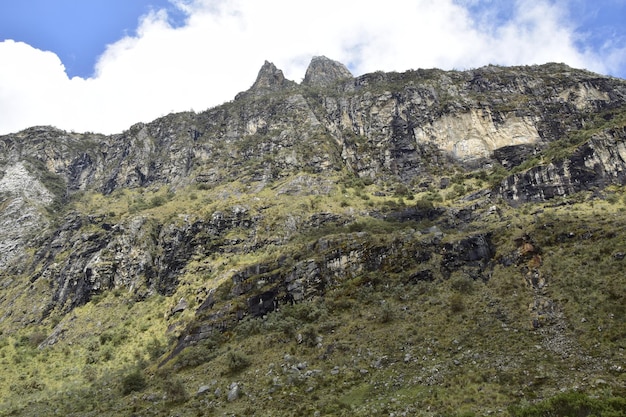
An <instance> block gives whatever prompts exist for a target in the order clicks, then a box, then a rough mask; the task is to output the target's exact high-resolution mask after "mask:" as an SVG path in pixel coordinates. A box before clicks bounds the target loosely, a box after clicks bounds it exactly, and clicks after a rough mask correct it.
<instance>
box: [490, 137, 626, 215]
mask: <svg viewBox="0 0 626 417" xmlns="http://www.w3.org/2000/svg"><path fill="white" fill-rule="evenodd" d="M610 184H626V129H624V128H621V129H611V130H608V131H605V132H602V133H600V134H597V135H595V136H593V137H592V138H591V139H590V140H589V141H588V142H586V143H585V144H583V145H581V146H580V147H579V148H578V149H576V150H575V151H574V153H573V154H572V155H571V156H570V157H567V158H564V159H561V160H558V161H555V162H552V163H550V164H548V165H542V166H537V167H535V168H532V169H529V170H528V171H525V172H522V173H519V174H514V175H511V176H509V177H507V178H506V179H504V180H503V181H502V183H501V184H500V186H499V187H497V188H496V193H497V194H499V195H501V196H502V197H503V198H505V199H506V200H508V201H510V202H511V203H525V202H529V201H533V202H537V201H546V200H549V199H551V198H554V197H562V196H566V195H570V194H574V193H576V192H579V191H583V190H589V189H592V188H594V187H598V188H603V187H606V186H607V185H610Z"/></svg>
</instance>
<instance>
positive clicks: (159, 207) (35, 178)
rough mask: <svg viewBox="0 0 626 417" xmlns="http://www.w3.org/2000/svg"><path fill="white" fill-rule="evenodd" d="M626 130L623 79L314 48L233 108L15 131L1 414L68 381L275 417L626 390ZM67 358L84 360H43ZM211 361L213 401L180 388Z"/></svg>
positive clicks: (173, 405) (3, 189) (159, 405)
mask: <svg viewBox="0 0 626 417" xmlns="http://www.w3.org/2000/svg"><path fill="white" fill-rule="evenodd" d="M625 139H626V81H624V80H619V79H615V78H611V77H604V76H600V75H598V74H593V73H590V72H588V71H583V70H575V69H572V68H569V67H567V66H565V65H562V64H546V65H541V66H527V67H510V68H505V67H498V66H487V67H483V68H478V69H474V70H468V71H442V70H437V69H431V70H422V69H420V70H411V71H407V72H405V73H382V72H376V73H372V74H366V75H363V76H359V77H353V76H352V74H350V72H349V70H347V68H346V67H345V66H344V65H343V64H340V63H338V62H336V61H332V60H330V59H328V58H326V57H315V58H313V59H312V61H311V65H310V66H309V69H308V70H307V73H306V75H305V78H304V80H303V81H302V83H300V84H297V83H295V82H293V81H290V80H287V79H285V77H284V75H283V73H282V71H281V70H279V69H278V68H276V66H275V65H274V64H272V63H270V62H268V61H266V62H265V63H264V65H263V66H262V68H261V69H260V71H259V74H258V77H257V79H256V81H255V82H254V84H253V85H252V86H251V87H250V89H248V90H247V91H244V92H242V93H239V94H238V95H237V96H236V97H235V99H234V100H233V101H231V102H228V103H224V104H223V105H220V106H217V107H214V108H211V109H208V110H206V111H204V112H200V113H191V112H184V113H177V114H171V115H167V116H164V117H162V118H159V119H156V120H155V121H152V122H150V123H138V124H135V125H133V126H131V127H130V128H129V129H128V130H127V131H124V132H122V133H119V134H115V135H100V134H96V133H82V134H79V133H74V132H65V131H62V130H58V129H55V128H50V127H33V128H30V129H26V130H24V131H21V132H17V133H15V134H11V135H4V136H2V137H0V144H1V146H2V149H3V152H2V155H1V159H0V170H1V172H2V175H1V176H0V197H1V200H0V205H1V207H2V208H3V210H2V213H1V214H0V224H2V225H3V230H2V233H1V234H0V248H3V254H2V257H0V278H1V280H2V281H1V283H0V287H1V288H2V292H1V293H0V330H1V331H2V334H1V335H0V337H2V338H3V339H2V340H4V342H2V343H1V344H0V349H1V350H2V352H1V353H0V355H4V356H2V357H3V358H5V359H4V360H3V363H4V364H5V366H8V367H10V369H11V370H12V371H15V376H14V375H13V374H9V376H7V377H6V378H5V379H3V380H0V383H2V384H3V385H4V387H5V388H6V389H7V390H8V391H7V392H11V393H12V394H11V397H10V399H11V400H10V401H9V402H8V405H7V406H6V407H5V408H0V413H4V412H6V413H13V414H17V415H36V414H38V413H40V412H41V407H43V408H44V409H45V404H46V401H48V400H45V399H44V397H45V396H46V395H49V394H50V393H51V392H53V391H54V390H55V389H57V388H59V389H61V390H62V392H70V394H69V397H66V396H64V394H63V395H62V394H59V395H57V396H55V397H54V398H55V399H56V400H55V401H56V402H57V405H58V406H59V407H61V409H63V410H65V413H66V415H70V414H71V413H72V412H73V413H77V414H78V415H88V412H87V410H88V409H89V410H91V411H89V412H91V413H92V414H94V415H95V414H97V413H100V412H102V413H105V412H106V413H115V411H113V410H115V408H116V405H115V404H116V403H117V402H119V404H123V405H122V406H121V407H126V408H124V410H129V409H130V408H136V409H137V410H143V411H145V412H147V411H146V410H148V409H151V410H152V411H153V412H155V413H157V414H158V413H167V412H168V410H176V411H177V412H181V413H193V410H197V411H198V413H200V412H201V411H200V410H204V411H205V412H206V413H209V415H210V412H209V411H207V410H213V411H211V412H218V411H223V412H231V413H236V414H237V413H240V414H254V411H253V410H252V409H251V408H250V407H251V405H250V404H252V403H253V402H254V401H260V400H259V398H264V400H263V401H264V403H263V404H265V405H266V406H268V407H270V409H268V415H270V414H272V412H271V407H275V410H276V413H274V414H280V415H290V414H294V415H295V414H298V415H301V413H304V412H311V413H313V412H315V411H317V412H319V413H324V414H328V415H355V413H356V415H372V414H376V413H377V412H374V410H375V409H376V410H378V409H379V408H380V407H383V406H382V405H381V404H385V405H384V408H385V409H388V410H391V411H389V412H405V413H411V410H412V414H413V415H417V414H416V413H417V412H418V410H421V411H420V412H421V413H422V414H423V415H441V414H442V413H446V412H447V413H450V414H451V415H454V413H453V412H452V411H451V410H452V409H454V407H460V408H459V409H463V410H465V411H467V412H475V413H483V414H485V413H486V414H488V413H494V412H500V411H502V410H503V408H502V407H505V406H507V405H510V404H513V403H515V402H516V401H517V400H519V398H524V399H528V400H534V399H537V398H542V397H543V396H544V395H545V396H549V395H554V394H555V393H556V392H557V391H558V389H560V387H561V386H566V387H568V388H573V387H574V386H575V385H576V382H575V381H576V380H578V379H581V378H582V380H584V381H586V382H584V383H583V384H582V386H584V388H585V390H587V391H588V392H590V393H597V390H596V388H597V387H598V386H603V385H608V386H610V387H611V389H612V390H613V391H614V392H616V393H618V394H619V393H622V392H623V390H624V383H623V375H624V374H623V371H621V370H619V369H621V368H619V366H620V365H619V364H620V361H622V360H623V348H624V334H626V333H624V328H623V325H621V324H620V323H623V321H620V320H621V319H622V318H623V317H624V314H625V313H624V309H623V308H620V307H619V300H620V299H622V298H623V295H624V294H623V286H620V283H621V282H622V280H623V279H622V278H621V277H620V275H619V270H620V265H621V259H623V253H624V252H626V248H625V247H624V245H623V239H622V240H621V238H622V237H623V236H624V234H625V233H626V232H625V231H624V230H623V227H621V226H620V225H621V221H622V220H623V219H624V214H623V210H620V208H621V207H622V206H623V204H624V201H626V200H625V198H626V197H625V196H624V194H625V193H624V191H623V188H622V187H623V185H624V182H625V181H626V175H625V174H624V172H626V148H625V147H624V140H625ZM599 213H600V214H602V213H604V214H603V215H600V216H599ZM598 216H599V217H598ZM613 221H614V222H616V223H615V224H616V226H612V224H611V222H613ZM620 254H621V255H620ZM596 270H597V271H604V272H603V274H605V277H597V276H596V275H595V274H597V271H596ZM581 271H584V272H581ZM585 274H587V275H585ZM589 276H593V277H594V279H593V280H591V279H590V278H589ZM609 278H610V279H609ZM574 279H579V280H580V281H581V282H585V285H586V286H587V287H585V286H582V285H578V284H574V283H573V282H572V280H574ZM571 300H578V301H571ZM581 300H582V301H581ZM586 305H593V306H596V310H597V311H598V312H600V311H601V312H602V315H600V314H599V313H594V312H593V311H591V310H587V309H586V307H585V306H586ZM127 312H128V313H127ZM155 312H156V314H155ZM610 315H612V316H611V317H613V318H608V317H610ZM583 318H584V321H581V320H582V319H583ZM390 326H392V327H390ZM393 326H395V327H396V328H397V329H398V330H397V331H398V332H399V333H394V332H395V331H394V330H393ZM446 326H447V327H446ZM596 328H602V329H604V332H603V333H602V334H601V335H600V336H598V338H599V339H598V340H599V342H597V346H596V345H594V344H593V342H592V339H593V338H587V336H586V335H587V334H590V332H591V331H592V330H593V329H596ZM385 332H391V334H393V335H394V337H395V338H387V337H386V336H385ZM507 337H509V338H510V339H511V340H508V339H507ZM489 339H494V340H498V341H499V342H500V343H501V344H502V349H503V350H502V351H499V350H497V349H496V347H495V346H491V345H490V343H489ZM8 341H11V343H9V342H8ZM516 344H517V345H519V347H516ZM360 345H362V346H360ZM457 345H458V346H459V347H461V346H463V349H459V350H454V349H452V348H451V346H457ZM533 346H540V348H534V347H533ZM523 349H526V350H525V351H522V350H523ZM528 349H536V350H537V351H538V352H541V354H542V355H544V356H542V358H543V357H545V358H548V359H549V360H548V359H546V360H545V361H544V360H543V359H539V358H536V357H535V356H534V355H533V354H531V353H529V352H530V351H529V350H528ZM400 351H402V352H403V354H402V355H403V356H402V357H399V356H398V355H399V353H398V352H400ZM281 352H283V353H284V352H290V353H284V354H283V353H281ZM340 352H344V353H345V354H340ZM457 352H458V353H457ZM506 352H508V353H506ZM24 355H26V356H27V357H33V358H35V359H36V361H33V362H32V363H31V361H26V362H24V359H23V358H24V357H25V356H24ZM29 355H30V356H29ZM407 355H408V356H407ZM113 356H117V360H116V361H115V363H113V362H111V358H112V357H113ZM292 356H301V357H302V358H306V359H301V361H300V362H297V361H296V362H294V363H292V362H293V361H295V359H294V358H293V357H292ZM46 357H52V358H54V361H53V362H46V360H45V358H46ZM64 357H65V358H72V359H70V361H76V360H78V361H79V362H80V363H82V364H83V366H82V368H81V369H80V370H76V371H72V370H71V368H63V369H64V370H59V371H54V370H53V365H54V364H55V363H57V364H60V365H58V366H65V365H63V364H65V363H67V359H63V358H64ZM492 357H493V358H495V359H494V363H495V364H494V365H493V366H492V365H490V363H491V362H490V361H491V359H492ZM107 358H108V359H107ZM348 358H349V359H348ZM385 358H386V359H385ZM407 358H408V359H407ZM550 360H552V361H553V363H550ZM81 361H82V362H81ZM305 361H309V362H310V363H311V365H306V364H304V362H305ZM429 361H430V362H429ZM507 361H508V362H510V363H509V364H508V365H507ZM431 362H432V367H431V366H430V365H429V363H431ZM457 362H458V363H457ZM313 366H316V367H318V368H314V369H310V367H313ZM294 367H295V369H294ZM403 367H404V368H406V370H403ZM561 367H569V368H571V369H572V370H571V372H569V373H568V372H566V371H564V370H563V369H565V368H563V369H562V368H561ZM212 368H215V369H218V370H219V372H217V371H216V372H215V373H213V371H211V369H212ZM278 368H281V369H282V370H279V369H278ZM618 368H619V369H618ZM76 369H78V368H76ZM528 369H532V370H533V373H535V374H536V375H538V378H539V379H536V377H535V376H534V375H531V374H528V372H527V370H528ZM318 371H319V372H318ZM335 371H336V372H335ZM63 372H65V373H68V375H71V378H69V379H66V378H63V377H61V375H62V373H63ZM206 372H209V373H211V374H212V375H213V377H212V378H215V380H216V381H218V382H215V384H209V385H207V386H209V387H210V388H207V389H211V390H212V391H215V395H214V398H213V397H212V399H211V400H208V399H207V398H205V397H203V396H202V395H198V396H194V397H191V396H188V395H187V394H185V395H182V394H180V392H179V393H178V394H180V395H182V396H180V398H179V397H176V395H178V394H176V393H175V392H172V391H170V389H171V387H173V386H178V387H179V388H180V389H182V391H183V393H185V392H189V391H190V390H191V389H193V390H194V391H195V390H196V389H197V388H198V387H193V384H202V386H205V385H206V384H208V383H209V382H208V381H206V380H204V382H202V381H203V380H202V378H203V375H204V373H206ZM525 372H526V373H525ZM168 373H171V374H172V375H180V377H179V378H180V379H177V380H176V381H174V382H176V383H175V384H174V383H171V382H172V381H170V380H168V379H167V378H165V374H168ZM259 374H266V375H268V378H269V376H270V375H271V378H270V379H271V381H270V382H267V380H265V381H264V380H263V379H262V378H259V377H258V375H259ZM464 374H465V375H466V378H469V380H470V381H471V383H470V384H469V385H467V387H472V388H471V389H472V391H471V393H470V392H468V391H464V390H465V389H466V388H465V387H466V384H465V383H464V382H467V381H464V379H463V378H464V377H463V376H462V375H464ZM44 375H45V376H44ZM47 375H50V376H49V377H48V376H47ZM127 377H128V378H131V377H132V378H136V380H137V381H140V382H141V381H143V386H142V387H139V386H132V384H131V382H132V381H131V382H128V380H127V379H125V378H127ZM163 378H165V379H164V381H165V382H164V385H159V384H160V382H159V383H157V382H150V381H161V380H162V379H163ZM266 379H267V378H266ZM596 380H603V381H604V384H601V383H598V384H596V383H595V381H596ZM71 381H79V382H76V383H77V384H82V383H86V384H87V388H85V389H87V390H91V391H89V393H90V394H89V396H90V397H92V398H98V401H100V402H101V403H102V404H103V406H101V407H97V406H95V405H94V404H92V403H90V402H88V401H87V402H86V403H82V402H76V400H72V399H71V398H72V395H73V394H71V393H72V392H74V393H77V392H79V391H77V390H78V388H77V387H76V386H74V385H72V384H73V382H71ZM81 381H82V382H81ZM167 381H169V382H167ZM227 381H228V384H226V382H227ZM380 381H385V382H384V383H383V382H380ZM64 384H65V385H64ZM220 384H221V385H220ZM225 384H226V385H225ZM232 384H235V385H232ZM385 384H386V385H385ZM139 385H141V384H139ZM107 386H108V387H111V386H112V387H116V390H114V391H115V393H111V391H110V389H108V390H102V389H103V387H107ZM479 386H482V388H481V389H480V390H479ZM146 387H147V388H146ZM181 387H182V388H181ZM242 387H244V388H243V389H244V391H245V395H244V394H242V392H241V390H242ZM392 387H393V388H392ZM118 388H119V389H118ZM81 389H82V388H81ZM120 389H121V394H120ZM146 389H148V390H151V391H149V393H147V394H145V395H144V397H141V398H139V397H136V394H132V393H133V392H135V393H137V392H141V391H144V390H146ZM218 389H219V391H220V393H219V394H218V393H217V392H218ZM468 389H469V388H468ZM127 391H128V392H127ZM335 391H337V392H335ZM96 392H98V393H97V394H96ZM105 392H109V393H108V394H106V393H105ZM226 392H227V393H228V395H225V393H226ZM231 392H234V393H233V394H232V395H231ZM520 392H521V393H522V394H520ZM235 393H236V394H235ZM308 393H312V394H311V395H308ZM366 393H367V395H366ZM374 393H377V394H376V396H373V397H372V398H370V395H369V394H372V395H374ZM427 393H428V394H427ZM437 393H438V394H437ZM496 393H497V394H496ZM128 394H130V395H128ZM339 394H341V395H340V396H337V395H339ZM409 394H410V395H409ZM20 395H26V397H28V398H31V400H30V401H31V404H30V405H28V404H24V403H22V402H21V401H20V398H19V397H20ZM133 395H135V397H133ZM437 395H440V397H437ZM520 395H521V397H520ZM619 395H621V394H619ZM172 396H174V397H176V398H178V399H177V400H176V401H173V402H172V401H170V400H168V399H167V398H171V397H172ZM233 396H234V397H235V399H234V400H231V397H233ZM268 396H276V397H277V398H280V399H281V401H282V402H281V403H280V404H276V403H273V402H272V401H270V400H267V398H268ZM292 396H295V397H293V398H297V399H298V401H299V402H300V403H299V404H298V401H295V402H294V401H293V400H292V399H290V398H292ZM448 396H449V397H450V398H451V399H450V402H446V400H444V399H443V398H445V397H448ZM490 396H492V397H493V398H497V399H496V400H494V399H493V398H492V399H489V397H490ZM148 397H150V398H152V399H149V398H148ZM166 397H167V398H166ZM376 398H378V399H376ZM392 398H401V400H398V401H399V402H398V403H397V404H396V405H395V406H394V405H393V401H391V399H392ZM472 398H476V399H475V400H472ZM151 404H152V405H151ZM420 404H421V405H423V407H422V406H421V405H420ZM427 406H430V407H432V408H433V411H432V412H431V411H427V410H426V407H427ZM103 407H104V408H105V409H102V408H103ZM285 407H286V408H285ZM289 407H292V408H291V409H289ZM98 408H100V410H99V411H98ZM38 410H39V411H38ZM72 410H74V411H72ZM137 410H136V411H137ZM184 410H187V411H184ZM393 410H395V411H393ZM496 410H500V411H496ZM459 412H461V411H459ZM511 412H513V411H511ZM20 413H21V414H20ZM111 415H113V414H111Z"/></svg>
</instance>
